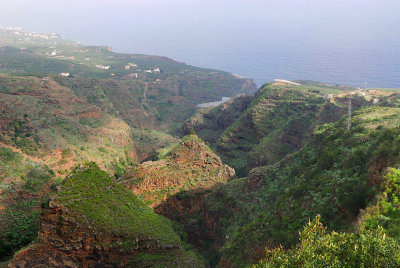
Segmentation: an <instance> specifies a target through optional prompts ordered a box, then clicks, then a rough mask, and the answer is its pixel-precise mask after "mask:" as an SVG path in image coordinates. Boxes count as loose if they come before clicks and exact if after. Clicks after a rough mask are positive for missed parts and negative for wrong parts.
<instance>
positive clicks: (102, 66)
mask: <svg viewBox="0 0 400 268" xmlns="http://www.w3.org/2000/svg"><path fill="white" fill-rule="evenodd" d="M96 67H97V68H99V69H102V70H108V69H110V67H111V66H109V65H100V64H96Z"/></svg>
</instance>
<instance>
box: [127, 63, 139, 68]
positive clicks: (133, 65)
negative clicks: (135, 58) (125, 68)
mask: <svg viewBox="0 0 400 268" xmlns="http://www.w3.org/2000/svg"><path fill="white" fill-rule="evenodd" d="M128 65H129V66H131V67H137V64H136V63H133V62H130V63H129V64H128Z"/></svg>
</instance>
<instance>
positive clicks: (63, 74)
mask: <svg viewBox="0 0 400 268" xmlns="http://www.w3.org/2000/svg"><path fill="white" fill-rule="evenodd" d="M58 75H59V76H64V77H68V76H69V73H59V74H58Z"/></svg>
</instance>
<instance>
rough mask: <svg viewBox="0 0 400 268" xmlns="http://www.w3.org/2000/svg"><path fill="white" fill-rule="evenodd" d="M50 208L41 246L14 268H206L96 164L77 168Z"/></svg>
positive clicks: (168, 228)
mask: <svg viewBox="0 0 400 268" xmlns="http://www.w3.org/2000/svg"><path fill="white" fill-rule="evenodd" d="M47 205H48V208H47V209H45V210H44V213H43V215H42V219H41V224H40V231H39V236H38V240H37V242H36V243H34V244H32V245H31V246H29V247H27V248H25V249H24V250H22V251H20V252H19V253H18V254H17V255H16V256H15V257H14V259H13V261H12V262H11V264H10V267H34V266H37V265H50V266H51V267H66V266H68V267H95V266H99V265H101V266H113V267H126V266H134V267H138V266H140V267H154V266H164V267H165V266H168V267H204V265H203V263H202V260H201V258H199V257H197V256H196V254H194V252H192V251H190V249H185V246H184V245H183V243H182V241H181V240H180V237H179V235H178V234H177V233H175V231H174V229H173V225H172V223H171V222H170V221H168V220H166V219H164V218H163V217H161V216H159V215H157V214H155V213H153V212H152V211H151V209H150V208H148V207H146V206H145V205H144V204H143V203H142V202H141V201H140V200H139V199H138V198H137V197H136V196H134V195H133V194H132V193H130V192H129V191H126V190H124V188H123V187H122V186H121V185H119V184H116V183H115V182H114V181H113V179H112V178H111V177H109V176H108V175H107V173H105V172H104V171H101V170H100V169H99V168H98V167H97V166H96V165H95V164H94V163H88V164H85V165H83V166H80V167H76V168H75V169H74V170H73V172H72V173H71V174H70V175H69V176H68V178H66V179H65V180H64V181H63V183H62V184H61V185H60V188H59V190H58V191H57V192H56V193H53V194H52V195H51V197H50V201H48V204H47Z"/></svg>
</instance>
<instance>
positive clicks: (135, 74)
mask: <svg viewBox="0 0 400 268" xmlns="http://www.w3.org/2000/svg"><path fill="white" fill-rule="evenodd" d="M128 76H130V77H135V78H137V77H138V74H137V73H131V74H129V75H128Z"/></svg>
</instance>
